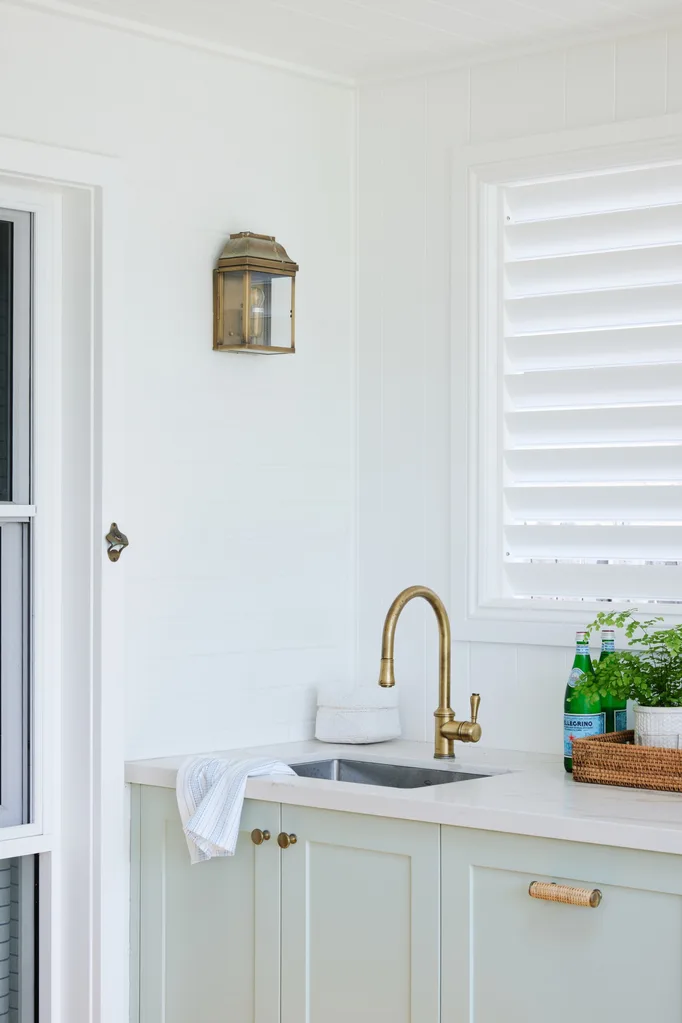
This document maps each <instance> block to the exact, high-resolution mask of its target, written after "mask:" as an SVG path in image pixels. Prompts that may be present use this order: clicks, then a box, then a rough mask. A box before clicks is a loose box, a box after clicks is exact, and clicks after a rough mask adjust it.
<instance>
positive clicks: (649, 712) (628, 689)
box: [576, 609, 682, 749]
mask: <svg viewBox="0 0 682 1023" xmlns="http://www.w3.org/2000/svg"><path fill="white" fill-rule="evenodd" d="M635 613H636V609H633V610H631V611H608V612H600V613H599V614H598V615H597V617H596V618H595V620H594V621H593V622H590V624H589V625H588V627H587V629H586V632H587V635H588V640H589V637H590V635H591V634H592V633H593V632H596V631H597V630H599V629H603V628H613V629H622V630H623V632H624V633H625V636H626V638H627V644H628V648H627V649H625V650H617V651H616V652H615V653H614V654H612V655H611V656H609V657H607V658H606V659H605V660H603V661H599V662H598V663H596V664H595V665H594V675H593V676H591V677H590V676H587V675H585V676H583V678H582V680H581V681H580V682H579V683H578V686H576V692H579V691H580V692H584V693H585V694H586V695H592V696H594V695H595V694H596V693H599V695H600V696H601V697H602V698H603V697H605V696H612V697H614V698H615V699H617V700H633V701H634V704H635V708H634V710H635V742H636V743H637V744H638V745H639V746H665V747H667V748H670V749H677V748H678V747H682V741H680V737H681V736H682V625H675V626H672V627H671V628H668V629H663V628H661V627H660V623H661V622H662V621H663V619H662V618H650V619H648V620H647V621H639V620H638V619H637V618H635V617H634V616H635Z"/></svg>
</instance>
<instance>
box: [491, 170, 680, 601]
mask: <svg viewBox="0 0 682 1023" xmlns="http://www.w3.org/2000/svg"><path fill="white" fill-rule="evenodd" d="M495 205H496V212H495V214H494V218H493V219H495V220H496V221H497V230H496V234H497V242H496V243H495V249H496V251H497V253H498V260H497V266H496V267H495V268H494V270H491V274H492V276H493V277H494V279H495V281H496V284H495V287H494V289H493V290H494V291H495V292H496V293H497V302H496V306H497V308H496V309H495V310H494V314H493V315H492V316H491V320H492V321H493V322H494V333H495V339H494V342H495V345H496V352H495V358H494V360H493V362H492V363H491V365H494V367H496V370H495V372H494V373H490V372H488V373H487V374H484V378H483V383H482V386H483V387H484V388H487V389H488V394H487V401H488V407H489V408H492V407H493V405H496V410H497V411H496V417H495V418H496V427H495V438H496V443H497V445H498V450H497V451H496V452H494V451H492V450H489V451H487V452H486V451H484V452H482V453H481V458H487V459H488V460H489V461H490V459H493V460H494V468H493V469H492V472H493V473H495V478H496V486H495V487H494V490H495V493H494V495H488V497H487V500H488V501H489V502H492V503H496V508H495V514H494V515H493V516H491V518H490V521H491V522H492V523H493V526H492V527H491V530H490V532H491V535H489V536H488V537H487V538H485V537H484V543H487V546H488V551H491V550H494V551H496V553H495V554H494V555H492V554H488V555H487V556H488V557H489V558H492V559H493V560H494V559H497V567H496V568H495V569H494V571H493V573H492V575H493V577H494V578H495V579H496V580H497V584H496V588H497V591H498V592H497V593H495V594H494V595H495V596H496V597H498V598H501V599H503V600H505V601H509V600H510V599H511V600H513V601H515V602H521V601H525V602H529V601H537V602H538V603H540V604H542V603H544V604H545V606H548V605H547V603H546V602H548V601H551V602H557V601H564V602H567V605H566V606H568V604H570V603H571V602H583V601H588V602H591V603H595V602H605V601H614V602H632V603H635V604H637V605H639V606H640V607H641V605H642V604H643V603H644V602H651V603H652V604H661V605H663V606H662V607H661V610H665V606H666V605H680V604H682V164H681V163H677V162H676V163H667V164H660V165H654V166H641V167H632V168H629V169H619V170H613V171H604V170H600V171H599V172H597V173H590V174H581V175H575V174H574V175H572V176H570V177H563V178H551V179H545V180H542V181H536V182H529V181H523V182H514V183H511V184H506V185H500V186H498V188H497V189H496V202H495ZM493 297H494V296H493ZM487 481H488V486H489V487H490V486H491V485H492V483H493V477H492V476H491V475H490V471H489V474H488V476H487ZM554 606H556V604H555V605H554ZM670 610H671V611H676V612H677V613H679V610H680V609H679V608H678V607H675V606H673V607H671V608H670Z"/></svg>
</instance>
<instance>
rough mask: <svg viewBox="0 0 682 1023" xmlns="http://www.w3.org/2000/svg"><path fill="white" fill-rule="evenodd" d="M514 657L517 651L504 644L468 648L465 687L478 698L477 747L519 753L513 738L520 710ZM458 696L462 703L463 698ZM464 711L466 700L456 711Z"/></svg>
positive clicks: (472, 644) (466, 706) (481, 644)
mask: <svg viewBox="0 0 682 1023" xmlns="http://www.w3.org/2000/svg"><path fill="white" fill-rule="evenodd" d="M516 655H517V648H516V647H515V646H511V645H510V644H508V643H471V644H470V646H469V683H470V685H471V687H472V688H473V689H474V690H475V691H476V692H477V693H480V696H481V713H480V722H481V727H482V729H483V738H482V739H481V744H482V745H483V746H488V747H490V748H492V749H523V747H522V746H520V745H517V740H516V736H515V735H514V722H515V718H516V715H517V714H518V713H519V710H520V708H517V706H516V688H517V684H516V671H517V663H516V661H517V656H516ZM462 695H463V697H464V698H465V699H466V694H462ZM458 699H459V697H458ZM468 709H469V708H468V700H467V701H466V702H465V703H463V704H462V705H461V706H459V707H457V711H458V713H460V714H461V713H462V711H465V712H466V711H468ZM525 712H526V713H527V712H528V708H525ZM465 716H468V715H465Z"/></svg>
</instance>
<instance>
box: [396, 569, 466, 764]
mask: <svg viewBox="0 0 682 1023" xmlns="http://www.w3.org/2000/svg"><path fill="white" fill-rule="evenodd" d="M415 597H423V599H424V600H425V601H426V602H427V603H428V604H430V605H431V607H432V608H433V610H434V612H435V615H436V621H437V623H438V649H439V655H438V707H437V708H436V710H435V711H434V718H435V724H436V729H435V731H436V734H435V743H434V756H435V757H436V758H438V759H452V758H453V757H454V755H455V752H454V740H455V739H460V740H462V741H463V742H478V739H479V738H480V734H481V729H480V726H479V725H478V724H476V717H475V716H474V720H473V722H469V721H465V722H458V721H455V712H454V711H453V710H452V708H451V706H450V658H451V639H450V619H449V618H448V613H447V611H446V610H445V605H444V604H443V601H442V600H441V599H440V597H439V596H438V594H437V593H434V591H433V590H430V589H429V588H428V587H427V586H408V588H407V589H406V590H403V591H402V593H399V594H398V596H397V597H396V598H395V600H394V601H393V603H392V604H391V606H390V607H389V609H388V613H387V615H386V620H385V621H384V629H383V634H382V639H381V668H380V671H379V685H380V686H384V687H385V688H390V687H391V686H394V685H395V673H394V647H395V630H396V626H397V624H398V619H399V618H400V615H401V613H402V611H403V608H404V607H405V605H406V604H408V603H409V602H410V601H411V600H413V599H414V598H415ZM472 707H473V703H472ZM476 710H477V711H478V704H477V705H476ZM464 726H475V727H467V728H465V727H464Z"/></svg>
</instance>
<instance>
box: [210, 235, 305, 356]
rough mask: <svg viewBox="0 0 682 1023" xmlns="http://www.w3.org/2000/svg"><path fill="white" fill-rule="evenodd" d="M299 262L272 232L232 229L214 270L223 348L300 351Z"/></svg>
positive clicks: (216, 344) (217, 330) (217, 334)
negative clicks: (296, 325) (297, 310)
mask: <svg viewBox="0 0 682 1023" xmlns="http://www.w3.org/2000/svg"><path fill="white" fill-rule="evenodd" d="M297 270H298V265H297V264H296V263H294V262H293V260H291V259H290V258H289V256H288V255H287V254H286V251H285V249H284V246H283V245H280V244H279V242H277V241H275V239H274V238H273V237H272V236H271V235H267V234H253V233H252V232H251V231H241V232H240V233H239V234H231V235H230V238H229V241H228V242H227V244H226V245H225V248H224V249H223V251H222V254H221V256H220V259H219V260H218V266H217V267H216V269H215V270H214V271H213V298H214V312H213V348H214V350H215V351H217V352H261V353H266V352H272V353H273V354H285V353H287V352H294V351H295V347H294V284H295V278H296V271H297Z"/></svg>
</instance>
